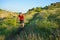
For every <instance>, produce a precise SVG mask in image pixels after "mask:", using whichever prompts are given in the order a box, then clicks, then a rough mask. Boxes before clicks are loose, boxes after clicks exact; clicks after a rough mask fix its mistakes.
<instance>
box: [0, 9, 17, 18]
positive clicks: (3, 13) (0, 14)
mask: <svg viewBox="0 0 60 40" xmlns="http://www.w3.org/2000/svg"><path fill="white" fill-rule="evenodd" d="M17 15H18V14H17V13H16V12H9V11H6V10H2V9H0V18H5V17H13V16H17Z"/></svg>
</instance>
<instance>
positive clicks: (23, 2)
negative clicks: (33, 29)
mask: <svg viewBox="0 0 60 40" xmlns="http://www.w3.org/2000/svg"><path fill="white" fill-rule="evenodd" d="M55 2H60V0H0V9H3V10H7V11H12V12H23V13H25V12H27V11H28V9H31V8H34V7H44V6H47V5H50V4H51V3H55Z"/></svg>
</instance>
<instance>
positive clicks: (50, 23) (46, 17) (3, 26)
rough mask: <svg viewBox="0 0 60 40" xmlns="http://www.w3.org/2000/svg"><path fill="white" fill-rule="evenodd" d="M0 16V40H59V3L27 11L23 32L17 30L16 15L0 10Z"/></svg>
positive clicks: (18, 27)
mask: <svg viewBox="0 0 60 40" xmlns="http://www.w3.org/2000/svg"><path fill="white" fill-rule="evenodd" d="M4 14H5V15H4ZM0 15H1V16H0V18H1V19H0V30H1V31H0V35H1V36H0V39H3V38H5V40H60V2H57V3H52V4H51V5H48V6H46V7H44V8H42V7H36V8H32V9H29V10H28V11H27V12H26V14H25V27H24V28H23V30H19V29H20V26H19V23H18V22H17V21H19V20H18V19H17V15H18V14H17V13H15V12H9V11H5V10H1V9H0ZM2 15H4V16H2ZM5 17H7V18H5ZM3 18H5V19H3ZM18 32H20V34H18Z"/></svg>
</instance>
